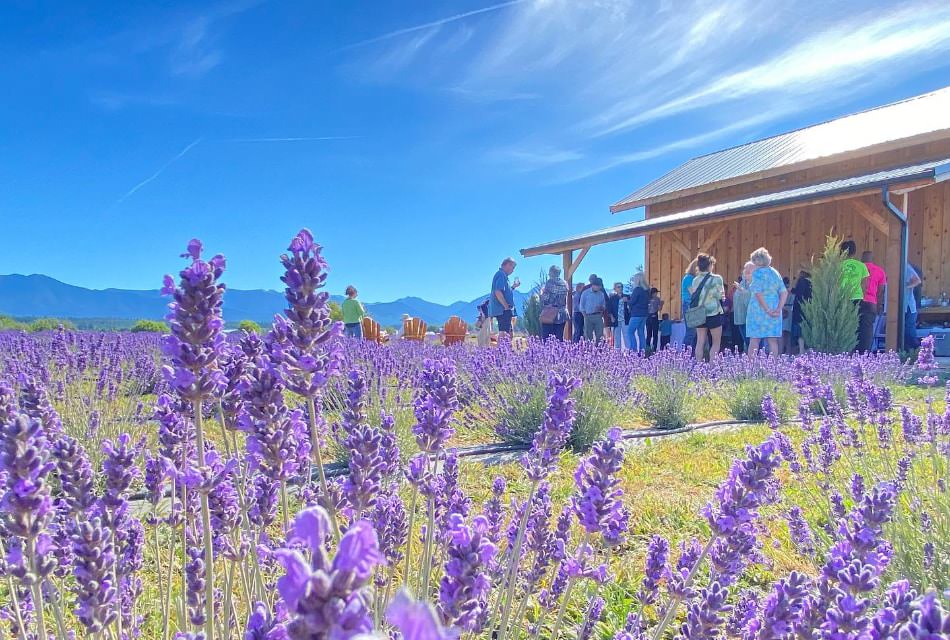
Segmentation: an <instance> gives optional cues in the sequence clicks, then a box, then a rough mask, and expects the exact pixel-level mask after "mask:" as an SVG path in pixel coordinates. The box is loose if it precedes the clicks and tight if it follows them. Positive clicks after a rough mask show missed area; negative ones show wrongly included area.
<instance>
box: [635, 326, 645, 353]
mask: <svg viewBox="0 0 950 640" xmlns="http://www.w3.org/2000/svg"><path fill="white" fill-rule="evenodd" d="M639 321H640V322H639V323H638V324H637V349H638V350H640V351H643V352H644V353H646V350H647V319H646V318H639Z"/></svg>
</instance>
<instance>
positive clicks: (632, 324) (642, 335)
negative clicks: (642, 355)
mask: <svg viewBox="0 0 950 640" xmlns="http://www.w3.org/2000/svg"><path fill="white" fill-rule="evenodd" d="M649 306H650V285H649V284H647V277H646V275H645V274H644V273H643V272H642V271H637V272H636V273H635V274H633V276H632V277H631V278H630V297H629V298H628V299H627V308H626V314H627V318H629V320H627V329H626V333H627V335H626V337H627V349H630V350H633V349H636V350H637V351H646V349H647V332H646V322H647V315H648V307H649ZM634 336H636V338H637V341H636V346H634V341H633V338H634Z"/></svg>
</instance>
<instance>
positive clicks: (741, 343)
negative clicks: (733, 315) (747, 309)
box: [732, 324, 745, 353]
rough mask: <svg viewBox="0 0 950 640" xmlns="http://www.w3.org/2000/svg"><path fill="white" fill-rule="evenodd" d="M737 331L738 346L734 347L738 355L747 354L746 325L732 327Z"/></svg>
mask: <svg viewBox="0 0 950 640" xmlns="http://www.w3.org/2000/svg"><path fill="white" fill-rule="evenodd" d="M732 326H733V327H734V328H735V331H736V344H735V345H734V346H735V348H736V352H737V353H745V325H744V324H734V325H732Z"/></svg>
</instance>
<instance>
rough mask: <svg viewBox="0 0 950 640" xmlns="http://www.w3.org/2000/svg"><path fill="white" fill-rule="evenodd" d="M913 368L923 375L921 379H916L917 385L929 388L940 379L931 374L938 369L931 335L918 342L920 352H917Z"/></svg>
mask: <svg viewBox="0 0 950 640" xmlns="http://www.w3.org/2000/svg"><path fill="white" fill-rule="evenodd" d="M914 368H915V369H916V370H917V371H919V372H921V373H923V375H922V376H921V377H919V378H917V382H918V384H922V385H925V386H928V387H929V386H932V385H933V384H935V383H936V382H937V381H938V380H939V379H940V378H938V377H937V376H935V375H934V374H933V373H932V372H934V371H936V370H937V369H938V368H939V367H938V365H937V361H936V360H935V359H934V337H933V336H932V335H929V336H927V337H925V338H923V339H922V340H921V341H920V350H919V351H918V352H917V362H916V363H915V364H914Z"/></svg>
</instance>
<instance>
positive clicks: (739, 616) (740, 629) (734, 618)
mask: <svg viewBox="0 0 950 640" xmlns="http://www.w3.org/2000/svg"><path fill="white" fill-rule="evenodd" d="M757 615H759V595H758V593H757V592H756V591H755V590H754V589H745V590H744V591H742V593H740V594H739V599H738V600H736V603H735V605H734V606H733V608H732V615H731V616H729V620H728V621H727V622H726V633H727V634H729V635H730V636H734V637H737V638H748V637H749V635H748V631H747V630H748V628H749V624H750V623H751V622H752V621H753V620H754V619H755V617H756V616H757Z"/></svg>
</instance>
